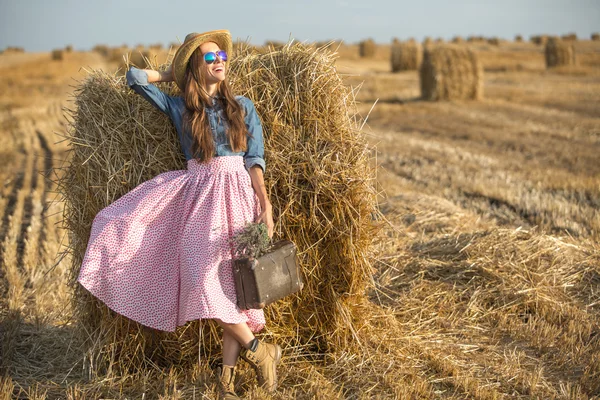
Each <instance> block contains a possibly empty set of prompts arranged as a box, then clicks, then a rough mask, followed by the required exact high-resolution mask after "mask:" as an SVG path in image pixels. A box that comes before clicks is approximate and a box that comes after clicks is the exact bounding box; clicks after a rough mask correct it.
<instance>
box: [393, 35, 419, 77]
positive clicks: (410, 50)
mask: <svg viewBox="0 0 600 400" xmlns="http://www.w3.org/2000/svg"><path fill="white" fill-rule="evenodd" d="M390 58H391V63H392V72H398V71H411V70H417V69H419V67H420V66H421V61H423V46H421V44H420V43H419V42H416V41H414V40H409V41H407V42H396V43H392V51H391V57H390Z"/></svg>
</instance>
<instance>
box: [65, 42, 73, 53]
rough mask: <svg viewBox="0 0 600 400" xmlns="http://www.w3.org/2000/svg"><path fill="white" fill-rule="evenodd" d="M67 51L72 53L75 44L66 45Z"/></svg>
mask: <svg viewBox="0 0 600 400" xmlns="http://www.w3.org/2000/svg"><path fill="white" fill-rule="evenodd" d="M65 52H67V53H72V52H73V46H72V45H70V44H68V45H67V46H65Z"/></svg>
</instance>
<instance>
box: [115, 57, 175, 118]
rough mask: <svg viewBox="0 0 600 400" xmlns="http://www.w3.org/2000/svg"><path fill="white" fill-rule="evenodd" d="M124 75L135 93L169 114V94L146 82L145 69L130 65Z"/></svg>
mask: <svg viewBox="0 0 600 400" xmlns="http://www.w3.org/2000/svg"><path fill="white" fill-rule="evenodd" d="M125 77H126V79H127V85H129V87H130V88H132V89H133V90H134V91H135V92H136V93H137V94H139V95H141V96H142V97H143V98H145V99H146V100H148V102H149V103H150V104H152V105H153V106H154V107H156V108H158V109H159V110H160V111H162V112H163V113H165V114H167V115H170V107H171V100H172V99H171V96H169V95H167V94H165V93H163V92H162V91H161V90H160V89H159V88H157V87H156V86H155V85H153V84H151V83H148V74H146V72H145V71H142V70H141V69H137V68H135V67H131V68H130V69H129V71H127V74H125Z"/></svg>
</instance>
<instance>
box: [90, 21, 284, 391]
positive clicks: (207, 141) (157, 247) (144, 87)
mask: <svg viewBox="0 0 600 400" xmlns="http://www.w3.org/2000/svg"><path fill="white" fill-rule="evenodd" d="M231 53H232V43H231V36H230V34H229V32H228V31H225V30H220V31H210V32H205V33H201V34H200V33H191V34H189V35H187V36H186V38H185V41H184V43H183V44H182V45H181V47H180V48H179V50H178V51H177V53H176V54H175V57H174V59H173V63H172V65H171V68H170V69H169V71H167V72H158V71H153V70H140V69H137V68H134V67H132V68H131V69H130V70H129V71H128V72H127V83H128V85H129V86H130V87H131V88H132V89H133V90H134V91H136V92H137V93H138V94H140V95H142V96H143V97H144V98H145V99H146V100H148V101H149V102H150V103H151V104H152V105H153V106H155V107H156V108H158V109H159V110H160V111H162V112H163V113H165V114H167V115H168V116H169V117H171V120H172V121H173V123H174V125H175V127H176V130H177V134H178V136H179V140H180V142H181V147H182V150H183V152H184V154H185V156H186V159H187V170H181V171H168V172H165V173H162V174H159V175H158V176H156V177H154V178H153V179H151V180H149V181H147V182H144V183H142V184H140V185H138V186H137V187H136V188H134V189H133V190H132V191H130V192H129V193H127V194H126V195H124V196H123V197H121V198H119V199H118V200H117V201H115V202H114V203H112V204H111V205H109V206H108V207H106V208H105V209H103V210H101V211H100V212H99V213H98V214H97V215H96V217H95V219H94V223H93V226H92V232H91V236H90V240H89V243H88V247H87V250H86V254H85V257H84V260H83V263H82V267H81V271H80V275H79V282H81V284H82V285H83V286H84V287H85V288H86V289H88V290H89V291H90V292H91V293H92V294H93V295H94V296H96V297H98V298H99V299H100V300H102V301H103V302H104V303H106V304H107V305H108V306H109V307H110V308H111V309H113V310H115V311H116V312H118V313H120V314H122V315H124V316H126V317H128V318H130V319H133V320H135V321H137V322H139V323H141V324H144V325H146V326H149V327H152V328H155V329H161V330H166V331H174V330H175V328H176V326H178V325H183V324H185V323H186V322H187V321H191V320H194V319H202V318H209V319H214V320H215V321H216V322H217V323H218V324H219V325H220V326H221V327H222V328H223V368H222V369H221V371H220V373H219V389H220V394H221V397H222V398H237V396H235V393H234V388H233V382H234V367H235V365H236V362H237V359H238V356H240V355H241V356H242V358H243V359H244V360H246V361H247V362H249V363H250V364H251V365H252V366H253V367H254V368H255V370H256V372H257V377H258V379H259V384H261V386H263V387H264V388H266V389H267V390H270V391H272V390H275V388H276V386H277V378H276V366H277V364H278V363H279V360H280V358H281V349H280V347H279V346H278V345H275V344H268V343H263V342H261V341H259V340H258V339H257V338H256V337H255V336H254V333H256V332H259V331H260V330H262V328H263V327H264V324H265V319H264V314H263V311H262V310H248V311H240V310H239V309H238V308H237V306H236V294H235V286H234V281H233V271H232V246H231V242H230V239H231V237H232V235H233V234H234V233H235V232H237V231H239V230H240V229H242V228H243V227H244V225H245V224H246V223H247V222H250V221H257V222H263V223H265V224H266V225H267V228H268V233H269V237H272V235H273V215H272V207H271V203H270V201H269V198H268V195H267V193H266V189H265V184H264V178H263V173H264V168H265V162H264V158H263V153H264V148H263V137H262V127H261V124H260V120H259V118H258V116H257V114H256V110H255V108H254V104H253V103H252V101H251V100H250V99H248V98H246V97H242V96H236V97H234V96H233V95H232V93H231V89H230V87H229V84H228V82H227V78H226V75H227V61H228V57H229V56H230V55H231ZM173 80H174V81H175V82H176V83H177V85H178V86H179V88H180V89H181V91H182V96H169V95H167V94H165V93H163V92H162V91H161V90H159V89H158V88H157V87H156V86H155V85H153V84H152V82H160V81H163V82H166V81H173Z"/></svg>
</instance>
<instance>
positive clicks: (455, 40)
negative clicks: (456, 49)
mask: <svg viewBox="0 0 600 400" xmlns="http://www.w3.org/2000/svg"><path fill="white" fill-rule="evenodd" d="M464 41H465V40H464V39H463V38H462V36H454V37H453V38H452V43H456V44H460V43H464Z"/></svg>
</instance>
